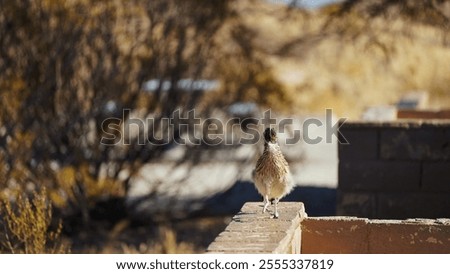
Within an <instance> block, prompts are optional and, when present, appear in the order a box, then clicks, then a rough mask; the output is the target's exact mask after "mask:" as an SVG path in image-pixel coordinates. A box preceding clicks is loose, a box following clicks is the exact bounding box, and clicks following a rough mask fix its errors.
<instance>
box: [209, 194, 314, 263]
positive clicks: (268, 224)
mask: <svg viewBox="0 0 450 274" xmlns="http://www.w3.org/2000/svg"><path fill="white" fill-rule="evenodd" d="M262 206H263V203H262V202H249V203H246V204H245V205H244V206H243V207H242V209H241V211H240V212H239V213H238V214H237V215H236V216H234V217H233V219H232V221H231V223H230V224H229V225H228V226H227V227H226V228H225V230H224V231H223V232H222V233H220V234H219V236H217V238H216V239H215V240H214V242H212V243H211V244H210V245H209V247H208V249H207V252H208V253H291V254H298V253H300V246H301V230H300V222H301V221H302V220H303V219H304V218H305V216H306V214H305V208H304V205H303V203H299V202H280V203H279V207H278V211H279V213H280V217H279V219H271V218H270V216H271V214H270V213H267V212H266V213H262ZM271 209H272V207H269V210H271Z"/></svg>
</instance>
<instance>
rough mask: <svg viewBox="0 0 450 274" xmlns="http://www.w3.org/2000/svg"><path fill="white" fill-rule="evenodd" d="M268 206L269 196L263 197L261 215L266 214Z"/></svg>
mask: <svg viewBox="0 0 450 274" xmlns="http://www.w3.org/2000/svg"><path fill="white" fill-rule="evenodd" d="M269 205H270V201H269V196H268V195H264V208H263V213H265V212H266V210H267V207H268V206H269Z"/></svg>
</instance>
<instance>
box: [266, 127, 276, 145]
mask: <svg viewBox="0 0 450 274" xmlns="http://www.w3.org/2000/svg"><path fill="white" fill-rule="evenodd" d="M264 142H266V143H272V144H275V143H276V142H277V132H276V131H275V129H273V128H266V130H264Z"/></svg>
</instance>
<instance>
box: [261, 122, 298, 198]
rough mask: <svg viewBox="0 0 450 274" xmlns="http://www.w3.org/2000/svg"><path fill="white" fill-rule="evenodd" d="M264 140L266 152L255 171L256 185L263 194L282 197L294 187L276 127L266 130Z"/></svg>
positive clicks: (270, 196)
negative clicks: (279, 143) (278, 141)
mask: <svg viewBox="0 0 450 274" xmlns="http://www.w3.org/2000/svg"><path fill="white" fill-rule="evenodd" d="M264 141H265V143H264V152H263V154H262V155H261V157H260V158H259V159H258V161H257V163H256V167H255V170H254V171H253V179H254V182H255V186H256V189H257V190H258V192H259V193H260V194H261V195H262V196H265V195H268V197H269V198H271V199H281V198H282V197H284V196H285V195H286V194H288V193H289V192H290V191H291V190H292V188H293V182H292V178H291V174H290V171H289V165H288V163H287V161H286V159H285V158H284V156H283V153H282V152H281V149H280V146H279V145H278V144H277V137H276V132H275V130H274V129H270V128H267V129H266V130H265V131H264Z"/></svg>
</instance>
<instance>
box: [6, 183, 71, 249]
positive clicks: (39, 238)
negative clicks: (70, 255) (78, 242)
mask: <svg viewBox="0 0 450 274" xmlns="http://www.w3.org/2000/svg"><path fill="white" fill-rule="evenodd" d="M0 212H1V214H2V217H3V226H4V230H5V236H4V237H5V238H4V239H2V247H1V248H4V249H5V251H6V252H11V253H14V254H17V253H25V254H41V253H51V254H56V253H67V252H68V251H69V249H68V247H67V246H66V245H65V244H64V243H63V241H62V238H61V230H62V222H61V221H58V222H57V224H56V226H55V227H53V224H52V205H51V203H50V201H49V199H48V196H47V191H46V189H45V188H43V189H42V190H41V191H40V192H36V191H35V192H33V193H32V198H31V199H30V198H28V197H24V196H23V195H19V196H18V198H17V200H16V201H15V202H11V201H7V200H6V199H3V200H2V201H1V207H0Z"/></svg>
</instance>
